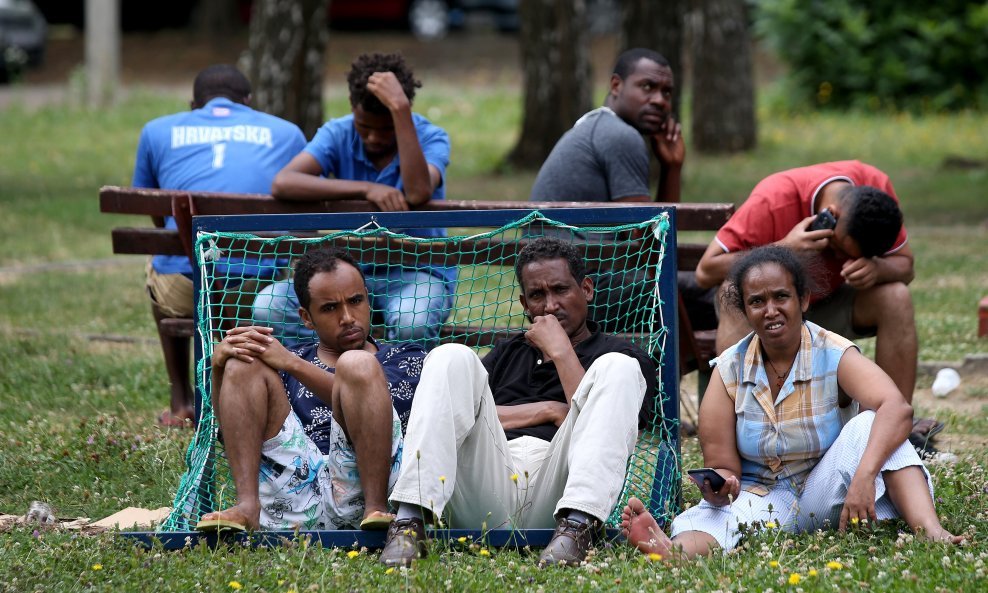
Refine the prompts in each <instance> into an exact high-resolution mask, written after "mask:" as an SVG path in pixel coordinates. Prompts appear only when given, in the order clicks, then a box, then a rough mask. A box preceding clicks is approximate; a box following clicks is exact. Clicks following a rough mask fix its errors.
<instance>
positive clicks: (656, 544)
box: [621, 496, 672, 558]
mask: <svg viewBox="0 0 988 593" xmlns="http://www.w3.org/2000/svg"><path fill="white" fill-rule="evenodd" d="M621 532H622V533H624V536H625V537H626V538H628V542H629V543H630V544H631V545H633V546H635V547H636V548H638V549H639V550H641V551H642V552H644V553H645V554H658V555H659V556H661V557H662V558H669V557H670V552H671V551H672V540H671V539H669V536H667V535H666V534H665V532H663V531H662V528H661V527H659V524H658V523H657V522H656V521H655V517H653V516H652V514H651V513H649V512H648V509H646V508H645V505H644V504H643V503H642V501H640V500H638V498H636V497H634V496H632V497H631V498H630V499H629V500H628V504H627V506H625V507H624V512H622V513H621Z"/></svg>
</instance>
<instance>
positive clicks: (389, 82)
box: [367, 72, 411, 112]
mask: <svg viewBox="0 0 988 593" xmlns="http://www.w3.org/2000/svg"><path fill="white" fill-rule="evenodd" d="M367 90H368V91H370V92H371V93H372V94H373V95H374V96H375V97H377V98H378V100H380V101H381V103H382V104H383V105H384V106H385V107H387V108H388V111H391V112H395V111H397V110H399V109H407V108H409V107H411V102H410V101H409V100H408V97H407V96H406V95H405V90H404V89H403V88H402V87H401V83H400V82H399V81H398V77H397V76H395V75H394V72H375V73H374V74H371V75H370V78H368V79H367Z"/></svg>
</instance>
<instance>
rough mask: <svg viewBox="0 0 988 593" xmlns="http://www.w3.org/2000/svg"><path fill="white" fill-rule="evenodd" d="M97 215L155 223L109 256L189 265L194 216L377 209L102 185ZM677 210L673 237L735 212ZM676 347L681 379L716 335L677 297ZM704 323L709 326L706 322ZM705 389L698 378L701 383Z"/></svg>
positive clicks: (184, 330)
mask: <svg viewBox="0 0 988 593" xmlns="http://www.w3.org/2000/svg"><path fill="white" fill-rule="evenodd" d="M99 198H100V211H101V212H105V213H109V214H134V215H147V216H150V217H151V219H152V221H153V223H154V225H153V226H145V227H117V228H114V229H113V230H112V243H113V252H114V253H118V254H143V255H153V254H162V255H183V254H184V255H187V256H189V257H190V259H192V231H191V229H192V224H191V223H192V216H196V215H204V216H207V215H230V214H300V213H327V212H337V213H341V212H369V211H375V210H376V209H377V208H376V207H375V206H374V205H373V204H370V203H369V202H367V201H365V200H334V201H312V202H295V201H282V200H275V199H274V198H273V197H271V196H270V195H261V194H227V193H210V192H185V191H174V190H157V189H140V188H129V187H115V186H106V187H103V188H101V189H100V196H99ZM635 205H641V204H633V203H632V204H626V203H607V202H514V201H473V200H445V201H438V202H430V203H428V204H425V205H423V206H422V207H420V208H419V209H421V210H428V211H455V210H504V209H539V210H551V209H553V208H587V207H614V208H620V207H625V206H635ZM669 206H673V207H675V208H676V224H677V231H678V232H682V231H715V230H717V229H719V228H720V227H721V226H722V225H723V224H724V223H725V222H726V221H727V220H728V218H730V216H731V214H732V213H733V212H734V206H733V204H728V203H682V204H669ZM166 216H174V217H175V219H176V222H177V226H178V227H179V228H178V230H174V229H166V228H163V227H164V217H166ZM706 247H707V245H706V244H705V243H689V242H679V243H678V244H677V256H678V257H677V266H678V269H679V270H680V271H690V272H692V271H695V270H696V265H697V263H698V262H699V261H700V257H701V256H702V255H703V252H704V250H705V249H706ZM678 310H679V328H678V329H679V331H678V332H677V333H678V339H679V349H680V356H679V361H680V373H681V374H685V373H688V372H690V371H692V370H696V369H700V370H701V371H702V372H703V371H707V370H708V369H709V366H708V363H709V361H710V359H711V358H712V357H713V355H714V339H715V336H716V330H713V329H705V330H694V329H693V324H694V323H695V322H696V321H697V320H695V319H694V320H691V319H690V316H689V315H688V314H687V309H686V305H685V303H684V302H683V300H682V299H679V303H678ZM708 325H709V324H708ZM158 331H159V333H160V334H161V335H162V336H164V337H173V338H188V337H191V336H193V335H194V333H195V328H194V325H193V321H192V319H191V318H170V319H163V320H162V321H161V322H160V323H159V324H158ZM455 332H456V329H455V328H452V329H447V330H446V333H445V335H444V336H443V337H444V338H446V339H447V340H449V339H452V340H456V339H457V338H456V336H455ZM701 388H702V380H701Z"/></svg>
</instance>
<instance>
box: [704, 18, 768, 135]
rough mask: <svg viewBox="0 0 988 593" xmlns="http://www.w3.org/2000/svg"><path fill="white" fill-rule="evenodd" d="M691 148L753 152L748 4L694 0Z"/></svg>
mask: <svg viewBox="0 0 988 593" xmlns="http://www.w3.org/2000/svg"><path fill="white" fill-rule="evenodd" d="M689 22H690V23H691V27H690V37H691V55H692V66H693V67H692V90H693V101H692V106H693V110H692V116H691V122H692V126H691V134H690V137H689V138H690V144H691V145H692V146H693V147H695V148H696V149H697V150H698V151H699V152H705V153H724V152H739V151H743V150H750V149H752V148H754V146H755V144H756V142H757V129H756V123H755V84H754V75H753V65H752V52H751V40H750V36H749V34H748V18H747V14H746V9H745V0H693V11H692V13H691V15H690V19H689Z"/></svg>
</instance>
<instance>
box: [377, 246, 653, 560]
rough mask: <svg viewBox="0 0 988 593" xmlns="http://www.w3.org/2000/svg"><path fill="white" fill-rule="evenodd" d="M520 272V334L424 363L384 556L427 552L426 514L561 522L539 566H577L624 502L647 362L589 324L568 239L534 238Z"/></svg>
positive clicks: (586, 283)
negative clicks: (481, 351) (523, 327)
mask: <svg viewBox="0 0 988 593" xmlns="http://www.w3.org/2000/svg"><path fill="white" fill-rule="evenodd" d="M515 274H516V275H517V277H518V282H519V284H520V285H521V288H522V293H521V295H520V297H519V298H520V301H521V304H522V306H524V308H525V314H526V316H527V317H528V319H529V320H530V321H531V325H530V326H529V327H528V329H527V331H526V332H525V333H524V334H523V335H520V336H517V337H514V338H510V339H508V340H505V341H502V342H500V343H498V344H497V345H496V346H495V347H494V349H493V350H492V351H491V352H490V353H489V354H488V355H487V356H485V357H484V359H483V360H481V359H480V358H478V356H477V355H476V353H474V351H473V350H471V349H469V348H467V347H465V346H462V345H458V344H447V345H443V346H440V347H439V348H436V349H435V350H433V351H432V353H430V354H429V356H428V357H427V358H426V362H425V366H424V368H423V370H422V377H421V379H420V382H419V387H418V389H417V390H416V393H415V403H414V404H413V406H412V413H411V417H410V418H409V422H408V432H407V434H406V437H405V448H404V461H403V463H402V468H401V474H400V476H399V479H398V482H397V484H395V487H394V489H393V491H392V494H391V497H390V500H391V502H392V504H397V505H398V518H397V520H396V521H395V522H394V523H392V526H391V528H390V529H389V531H388V537H387V543H386V544H385V548H384V550H383V551H382V553H381V562H383V563H384V564H387V565H399V566H407V565H409V564H411V562H412V560H414V559H416V558H420V557H423V556H424V555H425V545H424V544H425V528H424V523H425V521H426V520H430V521H437V519H438V518H440V517H443V516H444V513H445V518H444V520H445V523H446V524H447V525H449V526H452V527H463V528H474V529H496V528H506V527H510V528H540V527H542V528H544V527H550V526H555V529H556V530H555V533H554V534H553V538H552V541H551V542H550V543H549V545H548V546H547V547H546V549H545V550H544V551H543V552H542V555H541V556H540V559H539V561H540V563H543V564H544V563H551V564H568V565H575V564H579V563H580V562H582V561H583V560H584V559H585V558H586V555H587V552H588V550H589V548H590V545H591V543H592V540H593V538H594V536H595V535H596V534H598V533H599V532H600V529H601V525H602V523H603V521H604V520H605V519H606V518H607V516H608V515H609V514H610V512H611V510H612V509H613V508H614V505H615V504H616V502H617V499H618V496H619V495H620V493H621V488H622V486H623V484H624V478H625V467H626V464H627V460H628V457H629V456H630V455H631V453H632V451H633V450H634V447H635V442H636V440H637V437H638V429H639V428H641V427H644V419H645V418H646V417H647V416H646V415H647V414H648V411H647V410H645V411H643V410H642V407H643V406H642V403H643V401H645V399H646V398H645V395H646V394H648V396H649V397H648V398H647V399H648V400H651V397H652V394H654V392H655V370H654V367H653V365H652V362H651V360H650V359H649V357H648V356H647V355H646V354H645V353H644V352H642V351H641V350H639V349H638V348H636V347H635V346H633V345H632V344H630V343H628V342H626V341H624V340H620V339H617V338H614V337H611V336H608V335H605V334H603V333H600V331H599V329H598V328H597V326H596V325H595V324H594V323H593V322H592V321H588V320H587V306H588V304H589V303H590V302H591V301H592V299H593V282H592V281H591V280H590V278H588V277H587V276H586V272H585V268H584V263H583V259H582V257H581V256H580V254H579V253H578V251H577V250H576V248H574V247H573V246H572V245H570V244H568V243H564V242H562V241H559V240H556V239H550V238H541V239H537V240H535V241H533V242H532V243H531V244H529V245H528V246H527V247H525V249H523V250H522V252H521V253H520V254H519V255H518V261H517V263H516V265H515ZM645 407H646V408H649V407H650V406H645Z"/></svg>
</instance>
